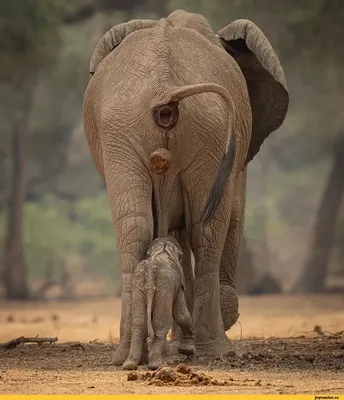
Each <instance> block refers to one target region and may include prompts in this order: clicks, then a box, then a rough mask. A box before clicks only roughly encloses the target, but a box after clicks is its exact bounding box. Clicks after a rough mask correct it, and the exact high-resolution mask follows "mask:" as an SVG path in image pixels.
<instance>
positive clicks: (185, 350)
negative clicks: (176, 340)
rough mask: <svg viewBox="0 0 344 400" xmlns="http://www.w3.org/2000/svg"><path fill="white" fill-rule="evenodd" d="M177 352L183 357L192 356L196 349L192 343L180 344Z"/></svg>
mask: <svg viewBox="0 0 344 400" xmlns="http://www.w3.org/2000/svg"><path fill="white" fill-rule="evenodd" d="M178 351H179V353H180V354H183V355H184V356H193V355H195V353H196V347H195V345H194V344H193V343H187V342H181V343H180V344H179V347H178Z"/></svg>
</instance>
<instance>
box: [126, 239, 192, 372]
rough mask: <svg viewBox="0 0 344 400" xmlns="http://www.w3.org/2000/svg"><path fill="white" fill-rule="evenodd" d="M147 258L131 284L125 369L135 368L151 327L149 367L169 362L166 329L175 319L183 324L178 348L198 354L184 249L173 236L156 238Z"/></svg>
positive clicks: (177, 322)
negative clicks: (187, 292) (188, 301)
mask: <svg viewBox="0 0 344 400" xmlns="http://www.w3.org/2000/svg"><path fill="white" fill-rule="evenodd" d="M147 256H148V258H146V259H144V260H143V261H141V262H140V263H139V265H138V266H137V268H136V270H135V273H134V279H133V286H132V294H133V298H132V307H133V311H132V314H133V315H132V329H131V343H130V352H129V357H128V359H127V360H126V361H125V363H124V364H123V369H127V370H132V369H136V368H137V366H138V364H139V362H140V360H141V358H142V349H143V348H144V340H146V337H147V331H148V342H149V347H148V368H149V369H157V368H159V367H161V366H163V365H165V364H167V357H168V353H169V351H168V346H167V333H168V331H169V330H170V329H171V327H172V321H173V320H174V321H175V323H176V324H177V325H178V326H179V327H180V328H181V330H182V332H183V340H182V342H181V343H180V344H179V352H180V353H181V354H184V355H193V354H195V345H194V326H193V322H192V317H191V315H190V313H189V311H188V309H187V306H186V301H185V296H184V288H185V282H184V274H183V269H182V266H181V260H182V250H181V248H180V246H179V244H178V242H177V241H176V239H174V238H173V237H164V238H159V239H155V240H154V241H153V242H152V244H151V245H150V246H149V248H148V251H147Z"/></svg>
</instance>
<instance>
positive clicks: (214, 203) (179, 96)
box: [153, 83, 236, 224]
mask: <svg viewBox="0 0 344 400" xmlns="http://www.w3.org/2000/svg"><path fill="white" fill-rule="evenodd" d="M203 93H216V94H218V95H219V96H221V97H222V99H223V100H224V102H225V104H226V105H227V109H228V135H227V143H226V148H225V151H224V153H223V156H222V159H221V161H220V165H219V168H218V171H217V174H216V177H215V180H214V182H213V185H212V187H211V189H210V193H209V195H208V199H207V202H206V205H205V208H204V211H203V215H202V221H203V223H205V224H208V223H209V222H210V221H211V220H212V218H213V217H214V215H215V213H216V211H217V209H218V207H219V205H220V203H221V199H222V196H223V192H224V189H225V185H226V183H227V181H228V179H229V177H230V175H231V172H232V169H233V165H234V161H235V153H236V137H235V132H234V118H235V105H234V103H233V100H232V98H231V96H230V94H229V92H228V90H227V89H225V88H224V87H223V86H221V85H218V84H216V83H200V84H195V85H187V86H182V87H180V88H175V89H173V90H172V92H170V93H169V94H168V95H167V98H168V101H165V102H161V103H159V104H157V105H156V106H155V107H154V108H153V119H154V121H155V123H156V124H157V125H158V126H159V127H160V128H163V129H166V130H167V129H171V128H173V127H174V126H175V125H176V124H177V122H178V118H179V111H178V103H179V102H180V101H181V100H183V99H185V98H187V97H190V96H195V95H197V94H203Z"/></svg>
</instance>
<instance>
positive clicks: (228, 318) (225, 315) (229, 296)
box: [220, 285, 239, 331]
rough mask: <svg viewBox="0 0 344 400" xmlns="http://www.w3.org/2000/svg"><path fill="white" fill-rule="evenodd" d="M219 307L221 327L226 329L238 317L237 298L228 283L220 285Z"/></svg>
mask: <svg viewBox="0 0 344 400" xmlns="http://www.w3.org/2000/svg"><path fill="white" fill-rule="evenodd" d="M220 307H221V316H222V321H223V327H224V328H225V331H228V330H229V329H230V328H231V327H232V326H233V325H234V324H235V323H236V321H237V320H238V318H239V313H238V310H239V298H238V295H237V293H236V291H235V290H234V289H233V288H232V287H231V286H229V285H220Z"/></svg>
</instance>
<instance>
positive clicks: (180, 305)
mask: <svg viewBox="0 0 344 400" xmlns="http://www.w3.org/2000/svg"><path fill="white" fill-rule="evenodd" d="M173 318H174V320H175V322H176V323H177V324H178V325H179V326H180V328H181V330H182V333H183V335H182V337H181V340H180V342H179V347H178V351H179V353H181V354H184V355H186V356H192V355H194V354H195V352H196V348H195V343H194V342H195V328H194V325H193V322H192V317H191V315H190V313H189V310H188V308H187V306H186V301H185V296H184V292H183V291H182V290H180V291H179V293H178V295H177V298H176V300H175V302H174V306H173Z"/></svg>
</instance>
